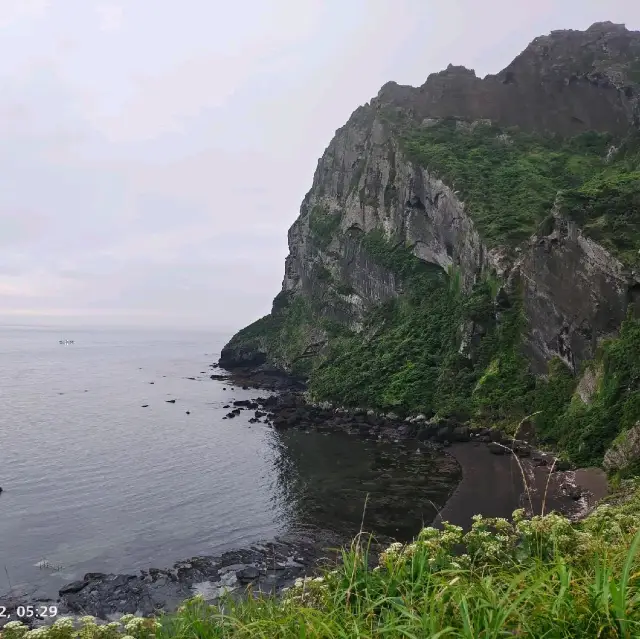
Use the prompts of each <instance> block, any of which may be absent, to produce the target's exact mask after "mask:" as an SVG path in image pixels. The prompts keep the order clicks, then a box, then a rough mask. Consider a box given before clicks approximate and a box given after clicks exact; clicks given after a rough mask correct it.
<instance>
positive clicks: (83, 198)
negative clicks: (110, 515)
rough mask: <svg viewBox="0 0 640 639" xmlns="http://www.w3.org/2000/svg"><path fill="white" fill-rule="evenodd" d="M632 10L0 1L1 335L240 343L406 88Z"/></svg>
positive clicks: (580, 4)
mask: <svg viewBox="0 0 640 639" xmlns="http://www.w3.org/2000/svg"><path fill="white" fill-rule="evenodd" d="M600 20H612V21H614V22H624V23H626V24H627V27H629V28H633V29H640V2H634V1H633V0H608V1H607V2H603V1H602V0H597V1H596V0H593V1H591V0H562V2H558V1H557V0H536V1H535V2H533V1H532V0H504V1H503V0H495V1H491V0H489V1H486V2H478V1H477V0H438V1H437V2H432V1H431V0H245V2H239V1H236V2H218V1H216V0H180V1H178V0H51V1H50V2H48V1H46V0H0V323H4V324H23V323H42V324H54V323H63V324H91V323H96V324H102V325H105V324H106V325H108V324H129V325H159V326H163V325H167V326H193V327H196V326H197V327H208V328H211V329H221V330H224V331H231V330H235V329H237V328H240V326H242V325H244V324H246V323H248V322H250V321H252V320H253V319H256V318H257V317H259V316H261V315H264V314H265V313H267V312H268V311H269V309H270V305H271V300H272V298H273V297H274V295H275V294H276V293H277V292H278V290H279V288H280V285H281V281H282V276H283V268H284V258H285V256H286V254H287V242H286V231H287V229H288V228H289V226H290V225H291V223H292V222H293V220H294V219H295V218H296V216H297V214H298V208H299V205H300V202H301V200H302V198H303V196H304V194H305V193H306V191H307V190H308V189H309V187H310V185H311V180H312V176H313V171H314V169H315V167H316V163H317V160H318V158H319V157H320V156H321V154H322V152H323V151H324V148H325V147H326V146H327V144H328V142H329V140H330V139H331V137H332V135H333V133H334V132H335V130H336V129H337V128H338V127H340V126H342V125H343V124H344V122H345V121H346V120H347V118H348V117H349V115H350V114H351V112H352V111H353V110H354V109H355V108H356V107H357V106H358V105H359V104H363V103H365V102H367V101H369V100H370V99H371V98H372V97H373V96H375V95H376V93H377V92H378V89H379V88H380V87H381V86H382V85H383V84H384V83H385V82H387V81H388V80H395V81H397V82H399V83H401V84H413V85H419V84H422V83H423V82H424V80H425V79H426V77H427V75H429V73H431V72H434V71H439V70H440V69H442V68H444V67H446V66H447V64H449V63H453V64H464V65H466V66H467V67H471V68H474V69H475V70H476V73H478V75H482V76H483V75H485V74H487V73H495V72H497V71H499V70H500V69H501V68H503V67H504V66H506V65H507V64H508V63H509V62H510V61H511V60H512V59H513V58H514V57H515V56H516V55H517V54H518V53H519V52H520V51H521V50H522V49H523V48H524V47H525V46H526V45H527V43H528V42H529V41H530V40H532V39H533V38H534V37H536V36H538V35H542V34H545V33H548V32H549V31H551V30H552V29H561V28H575V29H585V28H587V27H588V26H589V25H590V24H592V23H593V22H596V21H600Z"/></svg>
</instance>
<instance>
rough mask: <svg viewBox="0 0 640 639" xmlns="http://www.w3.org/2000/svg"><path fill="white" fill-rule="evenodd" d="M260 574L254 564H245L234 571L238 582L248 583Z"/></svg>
mask: <svg viewBox="0 0 640 639" xmlns="http://www.w3.org/2000/svg"><path fill="white" fill-rule="evenodd" d="M259 576H260V571H259V570H258V569H257V568H256V567H255V566H247V567H246V568H243V569H242V570H238V571H237V572H236V577H237V578H238V581H239V582H240V583H249V582H250V581H253V580H254V579H257V578H258V577H259Z"/></svg>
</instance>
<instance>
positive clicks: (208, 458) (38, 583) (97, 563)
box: [0, 328, 459, 599]
mask: <svg viewBox="0 0 640 639" xmlns="http://www.w3.org/2000/svg"><path fill="white" fill-rule="evenodd" d="M62 338H68V339H74V340H75V344H74V345H71V346H68V347H67V346H61V345H59V344H58V340H59V339H62ZM225 340H226V336H219V335H211V334H209V333H196V332H189V333H187V332H170V331H125V330H110V331H106V330H105V331H98V330H79V329H75V330H73V331H70V330H67V331H60V330H51V329H47V330H45V329H7V328H5V329H0V357H1V358H2V361H3V366H2V368H1V369H0V390H1V394H0V486H2V487H3V488H4V492H3V493H2V495H0V566H2V569H0V594H4V593H6V592H7V591H8V590H9V589H10V587H11V588H13V589H15V590H16V591H17V592H23V593H26V592H28V593H30V596H31V597H32V598H33V599H35V598H37V597H47V596H48V597H53V598H55V597H56V595H57V591H58V589H59V588H60V587H61V586H62V585H63V584H65V583H68V582H70V581H74V580H76V579H81V578H82V576H83V575H84V574H85V573H87V572H113V573H123V572H135V571H136V570H138V569H148V568H150V567H159V568H162V567H167V566H170V565H172V564H173V563H174V562H176V561H179V560H183V559H187V558H189V557H193V556H195V555H216V554H219V553H222V552H225V551H227V550H232V549H236V548H244V547H247V546H249V545H251V544H253V543H255V542H257V541H260V540H269V539H272V538H273V537H275V536H276V535H279V534H282V533H286V532H289V531H295V530H297V529H302V530H304V529H305V528H310V529H313V528H329V529H331V530H333V531H335V532H337V533H339V534H340V535H341V536H344V537H346V538H351V537H352V536H353V535H355V534H356V533H357V532H358V530H359V529H360V525H361V521H362V517H363V510H364V503H365V498H366V497H367V495H369V497H368V501H367V508H366V511H365V517H364V528H365V530H369V531H374V532H376V533H378V534H380V535H384V536H392V537H396V538H398V539H409V538H410V537H411V536H412V535H414V534H415V533H416V532H417V531H418V530H419V529H420V527H421V526H422V524H423V522H424V523H429V522H430V521H431V520H432V519H433V516H434V515H435V512H436V506H437V507H441V506H442V505H443V504H444V502H445V501H446V498H447V496H448V495H449V493H450V492H451V491H452V490H453V488H454V487H455V485H456V484H457V481H458V479H459V467H458V465H457V464H455V463H454V462H452V460H451V458H448V457H444V456H442V457H441V456H434V455H432V454H427V453H426V452H425V451H422V452H421V453H417V452H416V445H415V444H406V445H405V444H402V443H399V444H389V443H382V442H377V441H370V440H362V439H360V438H357V437H349V436H347V435H340V434H332V435H322V434H320V433H317V432H311V433H308V434H307V433H305V432H301V431H296V430H295V429H293V430H291V431H286V432H276V431H274V430H273V429H272V428H269V427H267V426H266V425H264V424H251V423H249V421H248V420H249V418H250V417H251V415H252V413H251V412H249V411H243V412H242V413H241V414H240V415H239V416H238V417H236V418H234V419H228V420H223V419H222V418H223V416H224V415H225V414H226V413H227V412H228V409H225V408H224V406H225V405H228V404H229V403H231V402H232V401H233V400H239V399H248V398H252V397H256V396H257V395H265V394H266V393H264V392H262V393H261V392H260V391H255V390H242V389H241V388H238V387H233V386H232V385H231V384H230V383H229V382H227V381H221V380H211V379H210V378H209V375H210V373H211V370H210V368H209V364H210V363H211V362H212V361H216V360H217V358H218V350H219V348H220V347H221V346H222V345H223V344H224V342H225ZM225 388H226V390H224V389H225ZM170 399H175V400H176V403H175V404H174V403H167V402H168V400H170ZM143 406H146V407H143ZM187 411H189V414H187ZM432 502H433V503H432ZM5 567H6V571H5V569H4V568H5Z"/></svg>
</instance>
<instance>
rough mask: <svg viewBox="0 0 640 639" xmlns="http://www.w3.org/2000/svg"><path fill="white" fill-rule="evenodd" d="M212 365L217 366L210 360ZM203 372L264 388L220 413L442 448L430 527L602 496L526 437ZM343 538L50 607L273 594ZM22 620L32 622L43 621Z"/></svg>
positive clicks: (252, 376)
mask: <svg viewBox="0 0 640 639" xmlns="http://www.w3.org/2000/svg"><path fill="white" fill-rule="evenodd" d="M212 368H218V366H217V365H215V364H214V365H212ZM211 378H212V379H216V380H220V381H223V380H225V381H228V382H229V384H230V386H241V387H243V388H245V389H247V388H250V387H251V388H259V389H265V390H268V391H270V393H271V394H268V395H266V396H261V397H257V398H255V399H253V400H236V401H233V402H230V403H229V404H227V405H226V406H225V408H228V409H229V412H228V413H227V414H226V415H225V417H224V418H223V419H234V418H235V417H237V416H238V415H240V413H241V412H243V411H253V416H252V417H251V418H250V419H249V421H250V422H252V423H264V424H267V425H269V426H271V427H272V428H274V429H276V430H285V429H290V428H296V429H301V430H304V431H311V430H315V431H316V432H320V433H323V434H327V435H329V434H331V433H347V434H349V435H352V436H356V437H362V438H371V439H377V440H380V441H392V442H398V443H399V442H401V441H403V442H408V441H410V440H414V441H417V442H419V445H420V446H421V447H422V448H424V449H425V450H426V449H431V450H434V451H438V452H439V453H440V454H443V455H451V457H452V458H453V459H455V460H456V462H457V463H458V464H459V465H460V466H461V468H462V480H461V482H460V484H459V485H458V487H457V488H456V490H455V491H454V493H453V494H452V495H451V496H450V498H449V500H448V501H447V503H446V505H445V506H444V508H443V509H442V510H441V511H440V513H439V515H438V516H437V517H436V519H435V521H434V522H433V524H434V525H436V526H438V525H440V524H441V522H442V521H450V522H451V523H455V524H457V525H461V526H463V527H464V528H467V527H468V526H469V525H470V521H471V519H470V517H471V515H473V514H475V513H477V512H481V513H482V514H484V515H486V516H505V517H508V516H510V514H511V512H512V511H513V510H514V509H515V508H518V507H523V508H525V509H526V510H528V511H529V512H530V513H533V514H539V513H540V512H541V510H542V509H543V508H544V509H545V512H549V511H550V510H556V511H560V512H562V513H563V514H565V515H566V516H568V517H570V518H572V519H577V518H579V517H581V516H584V514H585V513H586V512H587V511H588V510H589V509H590V508H591V507H592V505H593V504H594V503H595V500H596V499H598V498H601V497H603V496H604V494H606V485H607V484H606V477H605V476H604V473H601V474H598V471H596V470H595V469H591V470H592V474H591V475H589V476H588V477H587V479H588V482H586V483H589V485H590V490H586V489H584V488H582V487H581V485H580V481H578V478H579V477H580V475H579V473H580V472H582V473H583V475H584V472H585V471H574V470H572V469H570V468H569V466H568V465H567V464H566V463H563V462H561V461H560V460H558V459H556V458H555V457H554V456H553V455H551V454H547V453H543V452H540V451H537V450H536V449H535V447H534V445H533V440H531V441H530V440H529V439H527V440H525V439H522V440H518V439H515V440H513V439H512V440H509V439H508V438H506V437H505V436H504V435H503V434H502V433H500V432H499V431H494V430H491V429H487V428H469V427H467V426H465V425H462V424H458V423H456V422H454V421H451V420H440V421H434V420H433V419H431V420H429V419H427V417H426V416H424V415H417V416H406V417H401V416H399V415H396V414H393V413H389V414H386V415H380V414H377V413H375V412H374V411H371V410H355V411H354V410H347V409H340V408H334V407H332V406H330V405H329V404H319V405H318V404H310V403H308V402H307V401H306V399H305V396H304V392H303V391H304V383H303V382H302V381H301V380H295V379H293V380H292V379H291V378H288V377H287V376H286V375H283V374H274V373H273V372H272V371H262V370H258V371H255V370H251V369H242V370H236V371H234V372H233V373H227V372H224V373H222V374H212V375H211ZM273 393H275V394H273ZM529 436H531V433H529ZM530 439H531V437H530ZM594 473H595V474H594ZM583 478H584V477H583ZM348 542H349V540H347V539H341V538H339V537H338V536H337V535H335V534H334V533H331V532H329V531H322V530H314V531H305V532H304V533H295V534H289V535H286V536H282V537H279V538H277V539H276V540H274V541H271V542H268V543H265V544H262V545H254V546H252V547H250V548H247V549H241V550H235V551H231V552H227V553H224V554H222V555H220V556H216V557H208V556H202V557H194V558H192V559H189V560H187V561H181V562H177V563H176V564H174V566H173V567H172V568H170V569H150V570H148V571H141V572H139V573H138V574H132V575H126V574H119V575H116V574H103V573H88V574H86V575H84V577H83V579H82V580H78V581H75V582H72V583H70V584H67V585H65V586H64V587H63V588H61V589H60V591H59V600H58V602H57V605H58V607H59V611H60V614H67V615H78V616H79V615H87V614H90V615H93V616H95V617H97V618H99V619H103V620H113V619H115V618H118V617H119V616H120V615H122V614H125V613H134V614H138V615H144V616H148V615H152V614H155V613H158V612H160V611H165V612H170V611H172V610H175V609H176V608H177V607H178V606H179V605H180V603H181V602H182V601H184V600H185V599H187V598H189V597H191V596H193V595H195V594H198V593H200V594H202V595H203V596H204V597H205V599H206V600H208V601H212V602H213V601H215V600H216V599H218V598H219V597H220V596H221V595H222V594H223V593H224V592H230V593H231V594H232V596H243V595H244V593H245V591H246V589H247V587H249V586H250V588H251V592H253V593H276V594H277V593H279V592H280V591H281V590H282V589H283V588H286V587H288V586H290V585H291V584H292V583H294V581H295V579H297V578H298V577H301V576H305V575H308V574H310V573H312V572H314V570H316V569H317V568H318V566H319V565H321V564H323V563H326V562H333V563H334V564H335V561H336V560H337V557H338V555H337V553H336V549H338V548H339V547H340V546H342V545H344V544H345V543H348ZM374 551H375V549H374ZM373 559H375V552H374V553H373V556H372V560H373ZM29 603H30V604H33V601H30V602H29ZM24 604H25V601H24V597H20V596H15V597H11V598H8V597H4V598H3V605H6V606H7V608H8V611H9V612H11V610H15V608H16V607H17V606H18V605H24ZM29 621H30V625H36V626H37V625H42V624H46V623H49V622H50V621H52V619H31V620H29ZM1 625H2V624H1V623H0V626H1Z"/></svg>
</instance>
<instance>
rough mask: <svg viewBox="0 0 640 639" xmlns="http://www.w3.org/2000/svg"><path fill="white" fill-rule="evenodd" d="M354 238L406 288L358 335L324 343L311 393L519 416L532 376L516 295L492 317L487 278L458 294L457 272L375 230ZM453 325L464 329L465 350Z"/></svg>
mask: <svg viewBox="0 0 640 639" xmlns="http://www.w3.org/2000/svg"><path fill="white" fill-rule="evenodd" d="M362 242H363V248H364V249H365V250H366V252H367V253H368V254H369V255H370V256H371V257H372V258H373V259H374V260H375V261H376V262H378V263H379V264H380V265H382V266H385V267H386V268H388V269H389V270H391V271H393V272H394V273H395V274H396V275H397V276H399V277H400V278H401V281H402V283H403V287H404V289H405V294H404V295H402V296H401V297H399V298H398V299H395V300H392V301H389V302H387V303H386V304H384V305H382V306H380V307H379V308H376V309H374V310H373V311H372V312H371V313H370V314H369V315H368V316H367V318H366V322H365V326H364V328H363V330H362V331H361V332H359V333H351V332H344V333H343V334H342V335H341V336H340V337H339V338H337V339H336V340H333V341H331V342H330V345H329V348H328V351H327V353H326V354H325V356H324V357H323V361H322V362H321V363H320V364H319V365H318V366H317V367H316V368H315V369H314V370H313V372H312V374H311V380H310V382H311V384H310V388H311V391H312V393H313V394H314V395H315V396H317V397H320V398H323V399H329V400H332V401H335V402H338V403H341V404H344V405H349V406H370V407H373V408H378V409H381V410H391V409H393V410H398V411H400V412H410V413H420V412H422V413H428V414H434V413H438V414H440V415H441V416H445V415H455V416H456V417H458V418H460V419H467V418H469V417H472V416H475V417H476V418H478V419H481V420H491V421H493V422H496V421H502V420H505V419H507V418H508V417H515V416H519V417H520V418H521V417H523V416H524V415H525V414H526V411H527V408H528V406H529V400H528V394H529V393H530V391H531V390H532V389H533V387H534V380H533V378H532V377H531V376H530V375H529V374H528V372H527V365H526V361H525V360H524V358H523V357H522V355H521V354H520V352H519V344H520V342H519V336H520V328H521V320H522V316H521V310H520V304H519V303H518V300H517V299H515V300H513V304H512V305H511V307H509V308H503V309H500V318H501V319H500V322H498V321H496V313H497V310H498V309H496V308H495V305H494V302H493V297H492V292H494V291H493V283H492V282H491V281H490V280H489V279H485V280H483V281H482V282H481V283H479V284H478V285H476V286H475V287H474V289H473V291H472V292H471V294H470V295H469V296H463V295H461V293H460V290H459V285H457V284H456V272H455V270H454V271H452V272H451V274H450V275H447V274H445V273H444V272H443V271H442V270H441V269H440V268H438V267H436V266H432V265H427V264H425V263H424V262H422V261H421V260H419V259H418V258H416V257H415V256H413V254H412V253H411V252H410V250H409V249H408V248H406V247H405V246H404V245H403V244H401V243H397V242H396V243H393V242H390V241H388V240H386V239H385V238H384V237H383V236H382V234H381V233H379V232H377V231H374V232H372V233H370V234H368V235H367V236H365V237H364V238H363V240H362ZM460 326H468V327H469V330H470V332H471V333H472V335H471V343H470V344H469V345H468V346H467V348H466V352H464V353H461V352H460V346H461V342H462V339H463V336H462V335H461V334H460V332H459V327H460ZM474 336H475V337H474Z"/></svg>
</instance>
